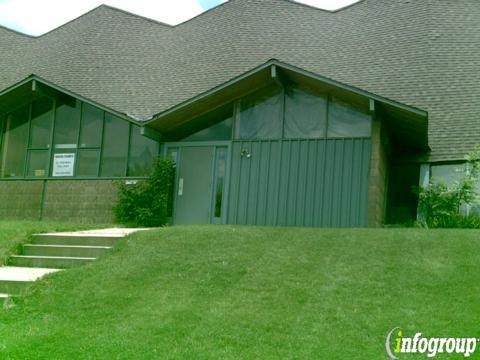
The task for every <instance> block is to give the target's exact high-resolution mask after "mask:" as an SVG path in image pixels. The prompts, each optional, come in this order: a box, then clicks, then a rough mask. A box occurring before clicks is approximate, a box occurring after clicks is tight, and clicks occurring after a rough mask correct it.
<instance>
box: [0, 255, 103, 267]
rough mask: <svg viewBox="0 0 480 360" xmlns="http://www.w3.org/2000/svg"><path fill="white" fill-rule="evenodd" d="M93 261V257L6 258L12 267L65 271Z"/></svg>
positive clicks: (25, 256) (21, 256) (26, 256)
mask: <svg viewBox="0 0 480 360" xmlns="http://www.w3.org/2000/svg"><path fill="white" fill-rule="evenodd" d="M93 260H95V258H93V257H67V256H29V255H12V256H10V257H9V258H8V264H9V265H12V266H24V267H37V268H38V267H39V268H55V269H67V268H72V267H76V266H80V265H83V264H88V263H90V262H92V261H93Z"/></svg>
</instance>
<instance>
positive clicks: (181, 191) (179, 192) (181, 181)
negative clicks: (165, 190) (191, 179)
mask: <svg viewBox="0 0 480 360" xmlns="http://www.w3.org/2000/svg"><path fill="white" fill-rule="evenodd" d="M182 195H183V178H180V180H178V196H182Z"/></svg>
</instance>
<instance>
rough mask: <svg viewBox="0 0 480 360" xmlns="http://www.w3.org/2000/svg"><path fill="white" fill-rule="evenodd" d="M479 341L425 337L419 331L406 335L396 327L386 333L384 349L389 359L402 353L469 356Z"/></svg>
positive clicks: (431, 356)
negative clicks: (411, 335)
mask: <svg viewBox="0 0 480 360" xmlns="http://www.w3.org/2000/svg"><path fill="white" fill-rule="evenodd" d="M479 341H480V339H477V338H435V337H431V338H427V337H423V336H422V333H421V332H417V333H416V334H415V335H414V336H413V337H406V336H404V334H403V331H402V329H400V328H399V327H396V328H394V329H392V330H390V332H389V333H388V334H387V339H386V341H385V349H386V351H387V355H388V357H389V358H390V359H391V360H399V359H400V358H399V356H401V355H402V354H425V356H426V357H427V358H435V357H436V356H437V355H439V354H457V355H458V356H461V355H463V357H470V356H471V355H472V354H473V353H474V352H475V350H476V348H477V343H478V342H479Z"/></svg>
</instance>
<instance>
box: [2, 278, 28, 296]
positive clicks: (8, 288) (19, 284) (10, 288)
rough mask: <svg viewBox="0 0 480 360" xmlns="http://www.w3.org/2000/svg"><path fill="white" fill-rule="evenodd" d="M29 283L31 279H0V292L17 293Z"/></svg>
mask: <svg viewBox="0 0 480 360" xmlns="http://www.w3.org/2000/svg"><path fill="white" fill-rule="evenodd" d="M31 284H33V281H11V280H0V293H6V294H10V295H19V294H21V293H22V292H23V291H24V290H25V289H26V288H27V287H29V286H30V285H31Z"/></svg>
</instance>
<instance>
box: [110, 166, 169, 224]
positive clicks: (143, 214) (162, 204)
mask: <svg viewBox="0 0 480 360" xmlns="http://www.w3.org/2000/svg"><path fill="white" fill-rule="evenodd" d="M174 177H175V167H174V163H173V162H172V161H171V160H165V159H158V160H157V161H156V162H155V164H154V166H153V170H152V173H151V175H150V176H149V178H148V179H147V180H144V181H139V182H138V183H136V184H124V183H122V184H121V185H120V188H119V200H118V204H117V205H116V206H115V208H114V212H115V216H116V219H117V221H118V222H119V223H121V224H127V225H132V226H148V227H151V226H162V225H165V224H166V223H167V222H168V218H169V217H170V216H171V209H172V201H173V184H174Z"/></svg>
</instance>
